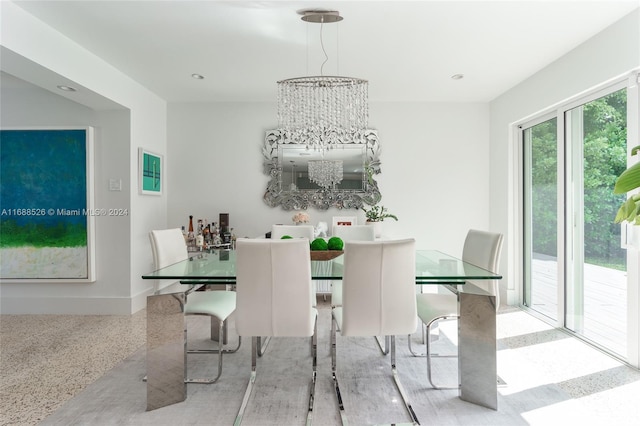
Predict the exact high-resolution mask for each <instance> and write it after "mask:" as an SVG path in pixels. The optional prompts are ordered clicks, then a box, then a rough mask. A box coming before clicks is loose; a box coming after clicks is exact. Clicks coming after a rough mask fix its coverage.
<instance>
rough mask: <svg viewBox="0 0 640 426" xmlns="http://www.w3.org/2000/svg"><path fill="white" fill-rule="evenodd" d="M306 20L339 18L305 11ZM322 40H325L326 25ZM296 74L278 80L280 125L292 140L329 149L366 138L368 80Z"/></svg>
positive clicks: (324, 13)
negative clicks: (364, 134)
mask: <svg viewBox="0 0 640 426" xmlns="http://www.w3.org/2000/svg"><path fill="white" fill-rule="evenodd" d="M301 13H302V14H303V16H302V20H303V21H307V22H315V23H320V24H321V25H323V24H324V23H331V22H338V21H341V20H342V17H341V16H340V15H339V13H338V12H337V11H322V10H309V11H303V12H301ZM320 42H321V44H322V51H323V52H324V54H325V61H324V63H323V64H322V67H324V64H325V63H326V62H327V60H328V57H327V54H326V51H325V50H324V44H323V42H322V27H321V28H320ZM322 67H321V68H320V74H321V75H320V76H311V77H296V78H289V79H286V80H281V81H278V127H279V128H280V130H282V131H283V132H284V135H285V137H286V138H287V139H288V142H289V143H294V144H301V145H305V146H306V147H307V148H308V149H314V150H316V151H321V152H326V151H327V150H328V149H331V148H332V147H334V146H335V145H337V144H344V143H354V142H357V141H359V140H361V139H362V137H363V136H362V134H363V131H364V130H365V129H366V128H367V125H368V120H369V103H368V97H369V95H368V82H367V80H363V79H360V78H353V77H339V76H324V75H322Z"/></svg>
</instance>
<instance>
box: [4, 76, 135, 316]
mask: <svg viewBox="0 0 640 426" xmlns="http://www.w3.org/2000/svg"><path fill="white" fill-rule="evenodd" d="M8 80H12V81H11V82H8ZM0 122H1V123H2V126H3V127H29V126H92V127H94V130H95V134H94V157H95V161H94V176H95V188H94V200H95V207H96V208H102V207H107V206H108V207H109V208H124V209H130V208H131V206H130V193H129V192H130V190H129V187H128V186H127V185H125V186H124V187H123V191H120V192H110V191H108V190H107V189H108V182H109V177H118V178H121V179H122V180H123V182H125V183H126V182H129V181H130V177H129V167H128V165H129V161H130V158H129V155H128V147H129V143H130V141H129V127H130V126H129V111H127V110H125V109H121V110H114V111H93V110H91V109H89V108H87V107H85V106H83V105H80V104H77V103H75V102H72V101H69V100H67V99H65V98H63V97H61V96H58V95H55V94H53V93H51V92H49V91H46V90H43V89H41V88H39V87H36V86H33V85H31V84H29V83H26V82H22V83H21V82H19V81H16V80H15V79H14V78H12V77H10V76H7V75H5V74H0ZM43 207H44V206H43ZM45 208H46V207H45ZM129 233H130V230H129V218H128V217H96V218H95V236H96V241H97V242H98V244H96V253H95V259H96V277H97V279H96V281H95V282H94V283H6V282H3V283H2V286H1V287H0V291H1V293H2V312H3V313H15V312H21V313H24V312H48V313H66V312H70V311H73V312H79V311H82V312H84V313H96V312H101V313H104V312H105V311H107V312H108V311H109V309H114V308H116V307H117V306H120V307H121V309H122V307H126V306H128V305H130V303H129V298H130V285H129V279H128V273H127V272H128V270H129V263H130V256H129V253H130V250H129V247H128V244H127V245H125V246H124V247H121V244H120V242H121V241H123V240H124V241H127V240H128V237H129ZM112 265H122V266H123V267H122V268H113V267H112ZM26 299H28V300H26ZM78 305H79V306H78Z"/></svg>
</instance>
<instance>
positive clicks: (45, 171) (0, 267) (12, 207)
mask: <svg viewBox="0 0 640 426" xmlns="http://www.w3.org/2000/svg"><path fill="white" fill-rule="evenodd" d="M93 173H94V172H93V128H91V127H79V128H76V127H64V128H51V127H47V128H42V127H30V128H20V129H17V128H15V129H14V128H3V129H0V278H1V279H2V282H78V281H79V282H93V281H95V243H94V235H95V234H94V233H95V227H94V221H95V218H94V216H95V215H94V214H93V212H94V203H93V185H94V176H93Z"/></svg>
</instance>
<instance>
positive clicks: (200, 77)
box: [191, 73, 204, 80]
mask: <svg viewBox="0 0 640 426" xmlns="http://www.w3.org/2000/svg"><path fill="white" fill-rule="evenodd" d="M191 77H193V78H195V79H196V80H204V75H202V74H197V73H193V74H191Z"/></svg>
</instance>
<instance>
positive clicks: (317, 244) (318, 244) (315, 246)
mask: <svg viewBox="0 0 640 426" xmlns="http://www.w3.org/2000/svg"><path fill="white" fill-rule="evenodd" d="M311 250H313V251H318V250H329V247H328V245H327V242H326V241H325V240H324V238H316V239H315V240H313V241H311Z"/></svg>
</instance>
